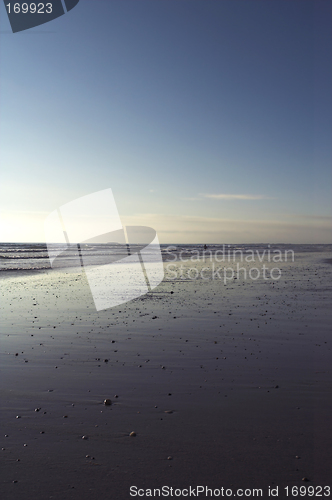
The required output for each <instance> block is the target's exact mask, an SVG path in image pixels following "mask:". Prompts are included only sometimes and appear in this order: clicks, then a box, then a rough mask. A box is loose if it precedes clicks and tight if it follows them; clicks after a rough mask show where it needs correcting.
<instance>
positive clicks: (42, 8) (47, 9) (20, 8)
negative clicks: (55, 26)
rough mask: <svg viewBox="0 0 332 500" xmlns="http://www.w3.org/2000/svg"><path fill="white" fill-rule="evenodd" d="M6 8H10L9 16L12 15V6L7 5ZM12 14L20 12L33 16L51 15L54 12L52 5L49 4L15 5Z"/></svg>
mask: <svg viewBox="0 0 332 500" xmlns="http://www.w3.org/2000/svg"><path fill="white" fill-rule="evenodd" d="M6 7H8V14H10V13H11V10H10V9H11V4H10V3H7V5H6ZM12 12H14V13H15V14H19V13H20V12H23V14H27V13H29V12H30V13H31V14H35V13H37V14H51V12H52V4H51V3H47V4H46V5H45V4H43V3H38V4H35V3H30V4H28V3H22V5H21V4H19V3H15V4H14V7H13V10H12Z"/></svg>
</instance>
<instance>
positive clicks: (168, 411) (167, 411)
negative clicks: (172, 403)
mask: <svg viewBox="0 0 332 500" xmlns="http://www.w3.org/2000/svg"><path fill="white" fill-rule="evenodd" d="M165 413H173V410H166V411H165Z"/></svg>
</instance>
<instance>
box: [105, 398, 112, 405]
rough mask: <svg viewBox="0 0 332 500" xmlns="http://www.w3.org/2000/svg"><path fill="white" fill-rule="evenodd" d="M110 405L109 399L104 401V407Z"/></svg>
mask: <svg viewBox="0 0 332 500" xmlns="http://www.w3.org/2000/svg"><path fill="white" fill-rule="evenodd" d="M111 404H112V401H111V400H110V399H104V405H105V406H110V405H111Z"/></svg>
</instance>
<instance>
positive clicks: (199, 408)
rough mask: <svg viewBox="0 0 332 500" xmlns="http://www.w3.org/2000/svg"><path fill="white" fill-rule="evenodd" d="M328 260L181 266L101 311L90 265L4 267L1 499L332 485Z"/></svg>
mask: <svg viewBox="0 0 332 500" xmlns="http://www.w3.org/2000/svg"><path fill="white" fill-rule="evenodd" d="M328 257H329V256H328V255H327V254H319V253H315V254H309V253H306V254H299V255H297V256H296V259H295V262H294V263H282V265H281V266H280V267H281V268H282V271H283V274H282V277H281V278H280V280H279V281H278V282H274V283H272V282H271V281H268V282H264V281H263V280H258V281H255V282H252V281H245V282H244V281H243V280H240V279H239V280H234V281H232V282H229V283H228V284H227V285H224V283H223V282H221V281H218V280H215V281H204V280H195V281H185V282H183V281H181V280H176V281H174V280H173V281H172V280H171V279H170V277H169V275H168V278H167V276H166V280H165V281H164V282H163V283H162V284H161V285H160V286H159V287H158V288H157V289H155V291H154V292H153V293H150V294H148V295H147V296H145V297H142V298H140V299H136V300H134V301H132V302H130V303H128V304H124V305H122V306H120V307H117V308H114V309H109V310H105V311H100V312H98V313H97V312H96V311H95V310H94V306H93V302H92V298H91V295H90V292H89V289H88V288H87V285H86V280H85V278H84V274H82V273H80V274H79V275H75V274H65V273H63V274H61V273H59V272H57V273H56V272H50V273H39V274H36V275H16V277H6V278H5V279H3V280H2V282H1V285H2V295H3V300H2V309H3V316H2V317H3V321H2V330H1V405H2V412H1V418H2V422H1V441H2V443H1V447H2V451H1V457H2V464H3V465H2V473H1V487H0V493H1V498H2V499H4V500H12V499H15V500H16V499H28V500H30V499H33V500H42V499H49V498H53V499H59V500H66V499H89V500H90V499H91V500H93V499H99V498H105V499H120V500H122V499H129V498H135V497H131V496H130V494H129V488H130V486H132V485H136V486H138V487H140V488H145V489H146V488H161V487H162V486H163V485H168V486H170V487H173V488H188V487H189V486H192V487H196V486H198V485H202V486H208V487H209V488H212V489H214V488H222V487H224V488H225V489H226V488H232V489H233V491H234V492H235V491H236V489H237V488H243V489H245V488H261V489H263V492H264V494H263V498H268V487H269V486H271V487H274V488H275V487H276V486H279V496H278V497H279V498H283V497H285V493H284V490H283V488H284V487H285V486H293V485H296V486H299V487H300V486H304V485H305V486H309V485H310V486H315V487H316V486H318V485H321V486H326V485H330V486H331V483H332V480H331V477H332V472H331V471H332V453H331V450H332V428H331V427H332V426H331V417H332V398H331V381H332V377H331V366H332V352H331V343H332V340H331V325H332V308H331V297H332V285H331V274H332V268H331V266H330V265H329V263H328V262H327V261H326V260H327V258H328ZM272 267H273V266H272ZM171 291H173V292H174V293H173V294H171ZM155 316H157V318H155V319H153V318H154V317H155ZM16 353H17V355H16ZM105 359H108V360H109V361H108V362H105V361H104V360H105ZM115 395H117V396H118V397H115ZM105 398H110V399H111V400H112V403H113V404H112V405H111V406H104V405H103V400H104V399H105ZM39 408H40V410H39V411H35V409H39ZM17 416H19V417H20V418H16V417H17ZM132 431H134V432H135V433H136V436H135V437H130V436H129V434H130V433H131V432H132ZM82 436H87V439H82ZM25 445H26V446H25ZM168 457H172V459H168ZM296 457H299V458H296ZM302 478H307V479H309V481H308V482H305V481H303V480H302ZM136 498H138V497H136ZM140 498H149V497H147V496H144V497H140ZM183 498H184V497H183ZM200 498H205V495H203V494H202V495H200ZM210 498H211V497H210Z"/></svg>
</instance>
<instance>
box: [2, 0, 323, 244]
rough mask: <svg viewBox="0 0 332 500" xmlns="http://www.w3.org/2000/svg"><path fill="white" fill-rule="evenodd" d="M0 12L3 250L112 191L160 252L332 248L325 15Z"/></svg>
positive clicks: (277, 9)
mask: <svg viewBox="0 0 332 500" xmlns="http://www.w3.org/2000/svg"><path fill="white" fill-rule="evenodd" d="M0 8H1V25H0V28H1V33H0V37H1V66H0V70H1V88H0V98H1V136H0V141H1V142H0V146H1V149H0V160H1V165H2V167H1V171H2V173H1V205H2V221H3V222H2V223H3V226H2V230H1V232H2V236H1V239H2V240H3V241H44V233H43V221H44V219H45V217H46V216H47V215H48V213H49V212H51V211H52V210H55V209H56V208H57V207H58V206H60V205H62V204H64V203H67V202H69V201H71V200H73V199H75V198H77V197H80V196H84V195H86V194H89V193H92V192H95V191H98V190H102V189H105V188H109V187H110V188H112V190H113V194H114V198H115V200H116V203H117V206H118V210H119V213H120V216H121V218H122V220H123V223H124V224H140V225H141V224H142V225H151V226H153V227H154V228H155V229H156V230H157V231H158V234H159V238H160V240H161V242H163V243H177V242H183V243H186V242H188V243H196V242H197V243H198V242H201V243H204V242H211V243H212V242H218V243H239V242H244V243H245V242H262V241H264V242H271V243H273V242H285V243H289V242H293V243H300V242H303V243H315V242H317V243H318V242H323V243H324V242H325V243H328V242H331V240H332V229H331V221H332V174H331V164H332V162H331V160H332V156H331V134H332V117H331V109H332V107H331V84H332V78H331V74H332V65H331V61H332V48H331V32H332V28H331V24H332V22H331V19H332V18H331V14H332V4H331V3H330V2H326V1H323V0H315V2H313V1H311V0H306V1H302V0H301V1H300V0H298V1H294V0H289V1H284V0H277V1H274V0H269V1H268V2H264V1H262V0H260V1H255V0H245V1H241V0H230V1H228V0H199V1H196V0H149V1H145V0H114V1H106V0H105V1H102V0H94V1H91V0H81V1H80V3H79V4H78V5H77V6H76V7H75V8H74V9H73V10H72V11H70V12H69V13H68V14H66V15H64V16H62V17H60V18H58V19H56V20H54V21H52V22H50V23H47V24H44V25H42V26H40V27H37V28H33V29H30V30H27V31H23V32H20V33H16V34H12V33H11V31H10V25H9V21H8V19H7V18H6V14H5V8H4V5H3V4H1V6H0Z"/></svg>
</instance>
